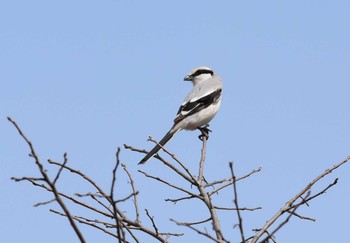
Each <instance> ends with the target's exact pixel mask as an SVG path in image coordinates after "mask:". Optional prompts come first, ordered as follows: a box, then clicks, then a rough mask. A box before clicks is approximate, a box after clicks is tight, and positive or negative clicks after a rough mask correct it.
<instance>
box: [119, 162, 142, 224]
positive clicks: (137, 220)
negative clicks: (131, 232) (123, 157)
mask: <svg viewBox="0 0 350 243" xmlns="http://www.w3.org/2000/svg"><path fill="white" fill-rule="evenodd" d="M122 167H123V169H124V171H125V172H126V174H127V175H128V177H129V180H130V184H131V188H132V191H133V196H134V207H135V213H136V222H137V223H140V212H139V206H138V202H137V194H138V191H136V188H135V183H134V180H133V179H132V177H131V174H130V172H129V171H128V168H127V167H126V165H125V164H123V163H122Z"/></svg>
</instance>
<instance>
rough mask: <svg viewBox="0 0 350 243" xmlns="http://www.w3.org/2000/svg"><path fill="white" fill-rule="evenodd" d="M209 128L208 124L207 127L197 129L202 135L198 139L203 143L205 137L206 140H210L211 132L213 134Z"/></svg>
mask: <svg viewBox="0 0 350 243" xmlns="http://www.w3.org/2000/svg"><path fill="white" fill-rule="evenodd" d="M208 127H209V124H206V125H204V126H202V127H198V128H197V129H198V130H199V131H201V133H202V134H201V135H199V136H198V138H199V139H200V140H201V141H203V137H205V138H206V140H208V139H209V132H211V130H210V129H209V128H208Z"/></svg>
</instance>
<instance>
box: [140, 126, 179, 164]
mask: <svg viewBox="0 0 350 243" xmlns="http://www.w3.org/2000/svg"><path fill="white" fill-rule="evenodd" d="M176 132H177V131H171V130H170V131H169V132H168V133H167V134H165V136H164V137H163V138H162V140H160V142H159V144H160V145H162V146H164V145H165V144H166V143H167V142H168V141H169V140H170V139H171V138H172V137H174V136H175V134H176ZM160 149H161V147H160V146H159V145H158V144H157V145H156V146H154V148H153V149H152V150H151V151H149V152H148V154H147V155H146V156H145V157H144V158H143V159H142V160H141V161H140V163H139V164H144V163H146V162H147V160H149V159H150V158H151V157H152V156H153V155H155V154H156V153H157V152H158V151H159V150H160Z"/></svg>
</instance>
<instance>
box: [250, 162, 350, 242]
mask: <svg viewBox="0 0 350 243" xmlns="http://www.w3.org/2000/svg"><path fill="white" fill-rule="evenodd" d="M349 160H350V156H348V157H347V158H346V159H345V160H343V161H341V162H340V163H338V164H336V165H334V166H333V167H332V168H329V169H326V170H325V171H324V172H323V173H321V174H320V175H319V176H317V177H316V178H315V179H313V180H312V181H311V182H310V183H309V184H308V185H307V186H306V187H304V188H303V189H302V190H301V191H300V192H299V193H298V194H296V195H295V196H294V197H292V198H291V199H290V200H289V201H287V202H286V203H285V205H284V207H283V208H281V209H280V210H279V211H278V212H277V213H276V214H275V215H274V216H273V217H272V218H271V219H270V220H268V221H267V223H266V224H265V225H264V227H263V228H261V230H260V231H259V232H258V233H257V234H256V235H255V236H254V238H253V240H252V241H251V243H255V242H257V241H258V239H260V238H261V236H262V235H263V234H264V233H265V232H266V231H267V229H268V228H270V227H271V225H272V224H274V223H275V222H276V220H277V219H278V218H279V217H281V215H283V214H284V213H285V212H288V211H289V210H290V209H292V208H293V211H292V212H295V209H297V208H298V207H299V206H300V205H302V204H305V202H307V201H308V200H307V199H305V198H303V199H302V201H301V202H300V203H299V204H296V205H293V204H294V203H295V201H296V200H297V199H298V198H302V195H304V194H305V193H307V192H308V191H309V190H310V189H311V187H312V186H313V185H315V184H316V183H317V182H318V181H319V180H321V179H322V178H323V177H325V176H326V175H328V174H330V173H332V172H333V171H334V170H336V169H338V168H339V167H340V166H342V165H344V164H346V163H347V162H348V161H349ZM336 182H337V180H335V181H334V182H333V183H332V184H330V185H329V186H328V187H327V188H325V189H324V190H323V191H322V192H321V193H319V194H318V195H317V196H319V195H321V194H323V193H324V192H325V191H326V190H328V189H329V188H330V187H332V186H333V185H335V184H336ZM312 198H315V197H312ZM291 215H293V214H290V215H289V217H290V216H291ZM287 222H288V221H287ZM272 235H273V233H272Z"/></svg>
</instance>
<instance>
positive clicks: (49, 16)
mask: <svg viewBox="0 0 350 243" xmlns="http://www.w3.org/2000/svg"><path fill="white" fill-rule="evenodd" d="M349 8H350V3H349V1H340V0H336V1H292V2H291V1H288V2H287V1H282V2H281V1H279V2H278V1H220V2H215V3H214V2H213V1H177V2H171V3H169V2H165V1H144V2H141V1H99V2H97V1H65V0H63V1H59V2H57V1H56V2H53V1H37V0H34V1H20V0H19V1H3V2H1V3H0V27H1V35H0V53H1V56H0V82H1V87H2V88H1V90H2V92H1V96H0V115H1V116H0V117H1V119H0V134H1V137H0V144H1V153H0V154H1V155H0V156H1V164H2V169H1V170H0V183H1V184H2V195H3V200H2V201H1V210H0V215H1V221H0V225H1V229H2V230H1V231H2V232H3V233H2V235H1V238H0V239H1V241H2V242H23V241H31V242H34V241H35V242H48V241H50V242H53V243H55V242H64V241H66V242H77V240H76V238H75V235H74V234H73V232H72V230H71V229H70V227H69V225H68V223H67V222H66V220H65V219H63V218H60V217H58V216H56V215H53V214H52V213H50V212H48V210H49V208H50V207H49V206H44V207H39V208H33V207H32V205H33V204H35V203H37V202H40V201H45V200H48V199H51V196H50V195H49V194H47V193H45V192H43V191H40V190H39V189H37V188H33V187H31V186H30V185H29V184H26V183H20V184H18V183H14V182H12V181H10V177H12V176H18V177H20V176H24V175H27V176H31V175H33V176H34V175H37V173H38V172H37V170H36V168H35V166H34V163H33V161H32V160H31V158H29V157H28V156H27V154H28V148H27V146H26V144H25V143H24V142H23V141H22V140H21V139H20V137H19V136H18V134H17V132H16V131H15V129H14V128H13V127H12V126H11V125H10V124H9V122H8V121H7V120H6V116H11V117H12V118H13V119H15V120H16V121H17V122H18V123H19V124H20V125H21V127H22V129H23V130H24V131H25V133H26V134H27V136H28V137H29V138H30V139H31V140H32V142H33V144H34V145H35V147H36V149H37V152H38V154H39V155H40V158H41V159H42V161H43V162H44V161H46V160H47V159H53V160H61V159H62V156H63V153H64V152H67V153H68V158H69V164H70V165H71V166H72V167H76V168H79V169H80V170H82V171H84V172H85V173H86V174H89V175H90V176H91V177H92V178H94V179H95V180H96V181H97V182H98V183H100V184H101V185H102V186H104V187H105V188H108V187H109V185H110V177H111V171H112V168H113V163H114V159H115V157H114V154H115V151H116V149H117V147H118V146H121V147H122V145H123V144H124V143H127V144H130V145H133V146H136V147H139V148H145V149H150V148H151V147H152V144H151V143H150V142H147V141H146V139H147V137H148V136H149V135H151V136H153V137H154V138H157V139H160V138H161V137H162V136H163V135H164V133H165V132H166V131H167V130H168V129H169V128H170V126H171V125H172V120H173V118H174V115H175V114H176V111H177V109H178V106H179V104H180V103H181V102H182V99H183V97H184V96H185V95H186V93H187V92H188V91H189V90H190V88H191V86H190V84H189V83H185V82H183V81H182V80H183V77H184V76H185V75H186V74H187V73H188V72H189V71H190V70H191V69H192V68H194V67H196V66H199V65H207V66H210V67H212V68H213V69H214V70H215V71H217V72H218V73H219V74H220V75H221V76H222V78H223V82H224V94H223V101H222V107H221V110H220V112H219V113H218V115H217V117H216V118H215V120H214V121H213V122H212V124H211V129H212V130H213V133H212V134H211V137H210V140H209V142H208V151H207V161H206V171H205V173H206V178H207V179H209V180H215V179H219V178H223V177H228V176H229V174H230V172H229V169H228V162H229V161H234V163H235V168H236V174H237V175H243V174H245V173H247V172H250V171H251V170H253V169H255V168H258V167H262V172H260V173H259V174H257V175H255V176H253V177H251V178H249V179H248V180H246V181H244V182H241V183H239V185H238V186H239V188H238V190H239V196H240V198H239V199H240V205H242V206H246V207H256V206H262V207H263V210H261V211H259V212H254V213H251V212H244V213H243V217H244V219H245V221H244V223H245V230H246V235H249V234H250V232H251V231H250V230H251V229H252V228H258V227H261V226H262V225H263V224H264V222H265V221H266V220H268V219H269V218H270V217H271V216H272V215H273V214H274V213H275V212H276V211H277V210H278V209H279V208H280V207H282V206H283V205H284V203H285V202H286V201H287V200H288V199H289V198H291V197H292V196H293V195H295V194H296V193H297V192H299V191H300V190H301V189H302V188H303V186H305V185H306V184H307V183H308V182H310V181H311V180H312V179H313V178H314V177H315V176H317V175H318V174H320V173H321V172H323V171H324V170H325V169H326V168H328V167H331V166H332V165H333V164H335V163H337V162H340V161H341V160H343V159H345V158H346V157H347V156H348V155H349V154H350V150H349V148H350V146H349V145H350V142H349V137H350V128H349V124H350V113H349V90H350V82H349V80H350V69H349V63H350V45H349V43H350V33H349V23H350V16H349V14H348V10H349ZM197 136H198V133H197V132H181V133H179V134H178V135H177V136H176V137H175V138H174V139H173V140H172V141H171V142H170V143H169V144H168V145H167V148H168V149H169V150H171V151H172V152H174V153H175V154H177V155H178V157H179V158H180V159H181V160H182V161H183V162H184V163H186V165H187V166H188V167H189V168H190V169H193V170H195V171H196V170H197V169H196V168H197V166H198V165H197V161H198V159H199V155H200V145H201V144H200V141H199V140H198V139H197ZM141 157H142V156H141V155H140V154H136V153H132V152H130V151H125V150H124V149H122V152H121V159H122V161H123V162H124V163H126V164H127V166H128V168H129V170H130V171H131V172H132V173H133V174H134V179H135V183H136V186H137V187H138V188H139V190H140V200H141V202H142V205H141V208H148V209H149V210H150V212H151V213H152V214H153V215H154V216H155V217H156V218H155V219H156V220H157V221H158V222H159V224H160V225H162V226H164V230H166V229H169V228H170V229H174V228H175V229H176V227H175V226H174V225H173V224H172V223H170V222H169V220H168V219H169V218H176V219H178V220H179V221H181V220H182V219H184V218H185V217H184V218H181V217H180V215H186V216H192V217H189V218H188V219H189V220H193V221H195V220H197V219H198V220H200V219H202V218H204V217H205V216H203V215H201V214H200V211H199V210H198V212H197V208H198V205H197V204H195V203H183V204H177V205H175V206H174V205H169V204H167V203H165V202H164V201H163V199H164V198H167V197H171V196H173V195H174V193H175V192H173V191H171V190H169V188H166V187H165V186H162V185H159V184H157V183H155V182H153V181H150V180H147V179H145V178H144V177H143V176H142V175H140V174H138V173H137V172H136V171H137V169H140V166H138V165H137V162H138V161H139V160H140V158H141ZM141 168H142V169H143V170H146V171H148V172H150V173H153V174H154V175H163V176H164V177H166V178H167V179H169V180H170V181H175V182H179V181H178V180H179V179H178V178H176V177H174V176H173V175H171V174H170V173H169V172H168V171H167V170H166V169H164V167H163V166H161V165H160V164H159V162H157V161H155V160H151V161H149V162H148V163H147V164H146V165H145V166H142V167H141ZM49 173H51V175H53V174H54V170H53V168H50V169H49ZM336 177H339V183H338V185H337V186H336V187H334V188H333V189H332V190H330V191H329V192H327V193H326V194H325V195H323V196H322V197H320V198H318V199H316V200H315V201H314V202H312V203H310V206H309V207H305V208H303V209H301V210H300V211H299V212H300V213H301V214H303V215H306V216H309V217H313V218H316V219H317V221H316V222H315V223H313V222H308V221H302V220H300V219H298V218H293V219H292V220H291V222H290V223H289V224H288V225H287V226H286V227H285V228H284V229H283V230H281V231H280V232H279V233H278V234H277V239H278V240H279V241H281V242H287V243H288V242H331V241H332V242H338V241H341V240H343V239H344V238H345V237H347V225H348V218H349V216H350V210H349V208H348V205H349V204H350V187H349V183H350V178H349V165H346V166H344V167H343V168H341V169H340V170H338V171H336V172H335V173H332V174H331V175H330V176H329V177H328V178H327V179H325V180H324V181H322V182H321V184H320V186H319V187H318V189H322V188H323V187H325V186H326V185H328V184H329V183H331V182H332V181H333V180H334V179H335V178H336ZM119 180H120V181H119V183H120V184H119V191H118V192H120V195H121V197H122V196H125V195H127V194H128V193H129V184H128V183H127V178H126V177H125V176H124V175H123V173H120V177H119ZM179 183H181V182H179ZM59 188H60V189H61V190H62V191H69V192H76V191H81V192H87V191H88V190H89V189H88V188H86V187H85V186H84V185H81V183H79V182H78V180H77V179H76V178H74V177H73V178H72V177H70V176H68V174H65V175H63V177H62V181H61V184H59ZM150 192H151V193H152V196H151V197H150V196H149V193H150ZM175 194H177V193H175ZM147 195H148V196H147ZM232 198H233V194H232V191H230V190H227V191H224V192H223V193H222V194H220V195H219V197H218V199H217V200H218V202H220V204H222V205H223V206H224V205H225V206H232V205H233V204H232ZM52 207H54V206H53V205H52ZM125 210H126V211H127V210H130V211H132V208H128V206H127V205H125ZM224 214H225V215H222V224H223V225H224V227H223V228H224V233H225V234H226V235H227V236H228V238H230V239H231V240H232V242H237V241H238V240H239V234H238V229H232V226H233V225H234V224H235V223H236V215H235V214H233V213H231V214H230V213H227V212H224ZM145 221H146V219H145ZM80 227H81V228H82V231H83V232H84V233H85V234H86V238H87V240H88V242H114V239H112V238H110V237H106V236H105V235H103V234H101V233H99V232H96V231H94V230H91V229H89V228H86V227H83V226H80ZM178 231H180V232H186V233H187V234H189V236H188V237H189V238H188V239H189V240H187V241H186V242H190V241H191V240H194V239H200V240H203V241H202V242H207V241H206V239H205V238H202V237H200V236H198V235H196V234H190V233H191V232H189V231H187V230H185V229H183V228H179V229H178ZM143 240H144V241H146V240H147V239H146V238H145V239H143ZM172 242H184V240H183V239H181V238H180V239H176V238H174V239H173V240H172Z"/></svg>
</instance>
